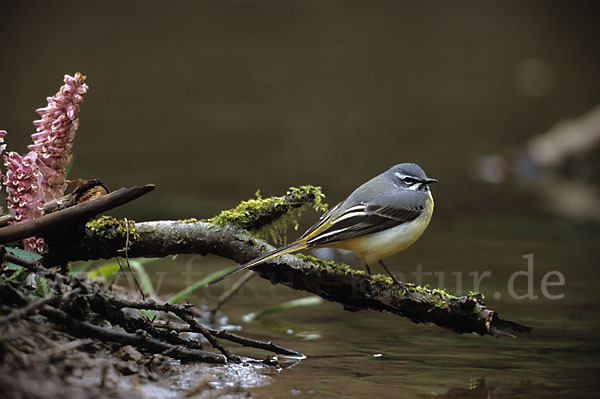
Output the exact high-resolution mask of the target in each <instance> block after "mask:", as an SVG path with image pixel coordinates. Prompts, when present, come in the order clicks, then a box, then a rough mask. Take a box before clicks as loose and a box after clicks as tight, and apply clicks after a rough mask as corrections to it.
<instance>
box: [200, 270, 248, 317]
mask: <svg viewBox="0 0 600 399" xmlns="http://www.w3.org/2000/svg"><path fill="white" fill-rule="evenodd" d="M254 276H256V273H255V272H253V271H252V270H249V271H247V272H246V273H244V275H243V276H242V277H241V278H240V279H238V280H237V281H236V282H235V283H234V284H233V285H232V286H231V288H230V289H228V290H227V291H225V292H224V293H223V294H222V295H221V296H220V297H219V299H218V300H217V304H216V305H215V307H214V308H212V310H211V313H212V314H213V315H214V314H215V313H216V312H217V311H218V310H219V309H221V306H223V304H224V303H225V302H227V301H228V300H229V298H231V297H232V296H233V295H235V293H236V292H238V291H239V290H240V288H242V287H243V286H244V285H246V283H247V282H248V281H250V280H251V279H252V278H253V277H254Z"/></svg>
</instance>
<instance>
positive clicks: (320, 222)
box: [298, 201, 344, 241]
mask: <svg viewBox="0 0 600 399" xmlns="http://www.w3.org/2000/svg"><path fill="white" fill-rule="evenodd" d="M343 203H344V201H342V202H340V203H339V204H337V205H336V206H334V207H333V208H331V209H330V210H328V211H327V212H325V213H324V214H323V215H321V217H320V218H319V220H318V221H317V223H315V224H313V225H312V226H311V227H310V228H309V229H308V230H306V231H305V232H304V234H302V236H301V237H300V238H299V239H298V241H300V240H302V239H303V238H305V237H309V236H311V235H312V234H313V233H314V232H315V231H317V230H318V229H319V228H322V227H326V226H327V221H328V220H329V218H330V217H331V216H332V215H333V214H334V213H335V212H336V211H337V210H338V209H340V207H341V206H342V204H343Z"/></svg>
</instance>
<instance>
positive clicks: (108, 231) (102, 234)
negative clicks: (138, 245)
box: [85, 216, 139, 241]
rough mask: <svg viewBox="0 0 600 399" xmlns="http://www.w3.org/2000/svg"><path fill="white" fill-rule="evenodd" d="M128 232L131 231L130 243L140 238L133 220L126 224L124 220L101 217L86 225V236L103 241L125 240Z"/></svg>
mask: <svg viewBox="0 0 600 399" xmlns="http://www.w3.org/2000/svg"><path fill="white" fill-rule="evenodd" d="M127 230H129V240H130V241H134V240H136V239H138V238H139V234H138V233H137V232H136V231H135V221H133V220H128V221H127V224H126V222H125V220H123V219H116V218H114V217H112V216H100V217H99V218H97V219H94V220H90V221H89V222H87V223H86V225H85V235H86V236H87V237H89V238H99V239H102V240H113V239H115V238H123V239H125V238H126V237H127Z"/></svg>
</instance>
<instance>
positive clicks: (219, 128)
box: [0, 1, 600, 398]
mask: <svg viewBox="0 0 600 399" xmlns="http://www.w3.org/2000/svg"><path fill="white" fill-rule="evenodd" d="M599 4H600V3H598V2H596V1H587V2H586V1H582V2H577V3H569V2H559V1H556V2H555V1H531V2H526V4H523V3H522V2H479V3H477V4H473V3H472V2H452V3H450V2H443V3H442V2H378V3H377V4H375V5H370V4H369V5H367V4H362V5H360V4H358V3H345V2H319V1H315V2H295V3H283V2H269V1H224V2H208V3H204V2H177V3H169V2H167V3H165V2H148V1H144V2H138V1H129V2H126V3H123V2H110V1H106V2H102V3H88V2H60V3H56V2H3V3H2V5H0V43H1V50H0V54H1V57H2V62H1V63H0V87H2V96H0V129H6V130H8V136H7V138H6V141H7V143H8V145H9V149H11V150H18V151H22V150H23V149H24V148H25V146H26V144H27V143H28V142H29V135H30V134H31V133H32V131H33V128H32V125H31V120H32V119H34V118H35V114H34V112H33V111H34V109H35V108H37V107H41V106H43V105H44V99H45V97H46V96H47V95H51V94H53V93H54V92H56V90H57V88H58V86H59V85H60V82H61V79H62V75H64V74H65V73H70V74H72V73H74V72H76V71H80V72H82V73H84V74H86V75H87V76H88V82H89V84H90V87H91V88H90V92H89V94H88V95H87V96H86V99H85V102H84V104H83V105H82V113H81V115H80V123H81V128H80V130H79V133H78V138H77V141H76V144H75V153H76V162H75V165H74V167H73V169H72V172H71V173H72V177H85V178H98V179H101V180H102V181H104V182H105V183H106V184H107V185H108V186H109V187H111V188H117V187H121V186H131V185H136V184H144V183H156V184H157V190H156V191H155V192H153V193H152V194H150V195H149V196H147V197H146V198H143V199H140V200H138V201H136V203H135V204H129V205H127V206H125V207H122V208H121V209H118V210H115V211H114V214H115V215H121V216H127V217H130V218H136V219H138V220H143V219H146V220H152V219H160V218H187V217H209V216H212V215H213V214H214V213H215V212H217V211H218V210H220V209H224V208H229V207H231V206H233V205H235V204H236V203H237V202H239V201H240V200H242V199H246V198H248V197H250V196H252V195H253V194H254V192H255V191H256V189H258V188H260V189H261V190H262V192H263V194H265V195H279V194H281V193H283V192H285V190H286V189H287V187H288V186H291V185H300V184H307V183H308V184H314V185H321V186H323V188H324V190H325V192H326V193H327V195H328V201H329V202H330V204H335V203H336V202H337V201H339V200H341V199H343V198H344V196H345V195H347V194H348V193H349V192H350V191H351V190H352V189H353V188H354V187H356V186H357V185H358V184H360V183H362V182H363V181H365V180H367V179H369V178H371V177H373V176H375V175H376V174H378V173H380V172H381V171H383V170H385V169H386V168H388V167H390V166H392V165H394V164H396V163H399V162H404V161H413V162H417V163H419V164H421V165H422V166H423V167H424V169H425V170H426V171H427V173H428V174H429V175H431V176H432V177H435V178H438V179H439V180H440V183H439V184H438V185H436V186H434V187H433V190H434V197H435V199H436V211H435V213H434V217H433V221H432V223H431V226H430V227H429V229H428V230H427V231H426V233H425V235H424V236H423V237H422V238H421V239H420V240H419V241H418V242H417V243H416V244H415V245H414V246H413V247H411V248H410V249H408V250H407V251H406V252H405V253H403V254H400V255H398V256H395V257H394V258H392V259H391V260H390V262H389V264H390V266H391V268H392V269H393V270H395V271H396V272H397V273H402V274H404V276H405V277H406V279H407V280H412V281H414V280H415V279H417V276H415V275H413V273H414V272H417V270H419V269H418V268H419V265H421V266H420V267H421V269H420V270H422V271H424V272H434V273H438V274H433V275H430V276H424V279H423V283H428V284H430V285H431V286H444V287H446V288H447V289H449V290H450V291H451V292H455V293H457V292H461V293H463V294H466V293H467V292H468V291H469V290H472V289H475V286H474V283H473V277H472V276H471V275H470V274H469V273H472V272H477V273H478V276H482V275H483V273H485V272H486V271H488V272H490V274H491V276H490V277H485V278H484V279H483V280H481V284H480V286H479V287H478V289H479V290H481V291H482V292H483V293H484V294H486V296H487V304H488V306H489V307H490V308H492V309H494V310H496V311H498V312H500V315H501V316H503V317H505V318H507V319H509V320H513V321H516V322H519V323H523V324H526V325H529V326H531V327H533V328H534V330H533V333H532V334H530V335H525V336H522V337H520V338H519V339H517V340H513V339H509V338H502V339H495V338H491V337H476V336H468V335H456V334H454V333H451V332H448V331H445V330H442V329H440V328H438V327H435V326H423V325H413V324H412V323H411V322H409V321H407V320H404V319H401V318H399V317H397V316H392V315H387V314H378V313H369V312H361V313H356V314H352V313H348V312H344V311H343V310H342V309H341V307H340V306H339V305H336V304H322V305H319V306H313V307H308V308H300V309H295V310H292V311H289V312H286V313H280V314H275V315H271V316H268V317H267V318H265V320H264V321H261V322H257V323H255V324H253V325H246V326H244V328H245V330H246V331H245V332H247V333H248V334H256V335H257V336H259V337H261V336H262V337H264V338H268V339H273V340H275V341H277V342H280V343H282V344H284V345H287V346H290V347H292V348H294V349H297V350H300V351H302V352H304V353H306V354H307V355H308V356H309V358H308V359H306V360H304V361H302V362H301V363H300V364H298V365H297V366H296V367H294V368H291V369H288V370H284V371H283V372H281V373H280V374H279V375H276V376H274V377H273V378H272V379H271V380H270V384H269V385H267V386H264V387H260V388H255V389H254V390H253V393H254V395H255V396H256V397H264V398H268V397H271V396H273V397H282V396H283V397H286V396H287V397H289V396H293V395H295V394H297V396H299V397H336V396H337V397H357V398H358V397H366V396H370V395H376V396H380V397H414V396H418V395H421V396H423V397H427V396H428V395H432V394H436V395H445V394H448V396H450V397H452V396H451V395H453V394H454V395H455V396H454V397H464V396H465V391H461V390H466V389H468V388H469V386H470V385H477V384H479V386H480V388H479V390H473V391H471V392H470V394H471V395H473V396H472V397H488V393H489V395H490V396H491V397H551V396H555V397H595V396H597V392H598V388H599V387H598V382H597V376H598V374H599V373H598V372H599V363H598V357H597V354H596V353H597V352H599V350H598V349H599V341H598V333H597V331H598V327H599V318H598V311H597V308H598V305H599V301H600V294H598V289H597V287H598V284H599V280H600V274H599V273H598V260H597V254H598V248H597V245H598V239H599V238H600V234H599V233H600V227H599V226H598V224H597V222H593V221H591V220H594V219H595V220H598V216H597V215H595V214H589V215H587V216H586V215H584V217H583V218H582V219H579V220H571V219H568V218H565V217H564V214H563V213H562V212H560V210H559V209H557V207H556V206H554V205H556V203H555V199H554V197H553V196H552V194H555V193H558V192H563V193H565V190H567V191H566V196H565V197H566V198H567V200H566V206H567V208H574V207H578V206H579V204H580V202H577V201H575V197H573V201H571V200H570V193H571V192H570V191H569V190H570V187H571V186H570V185H569V184H570V183H573V182H576V183H577V184H578V185H580V186H583V187H585V188H587V189H590V190H597V189H598V184H599V182H600V177H599V176H600V174H598V168H599V167H600V157H599V156H598V151H597V150H596V152H593V151H591V152H589V153H587V154H586V155H584V156H578V157H576V158H577V159H576V162H575V163H574V164H575V166H576V167H572V168H570V167H568V166H567V167H565V168H563V170H559V171H557V174H558V175H559V176H561V179H562V180H560V181H559V182H558V183H557V182H556V180H550V182H549V183H547V182H546V183H543V182H542V180H541V179H534V180H533V181H530V182H529V183H528V184H526V185H517V184H516V183H514V182H506V183H503V184H499V185H495V186H492V185H485V184H481V183H476V182H474V181H473V180H472V179H470V177H469V174H468V172H467V170H468V167H469V165H470V164H471V162H472V160H473V159H475V158H476V157H477V156H479V155H482V154H489V153H497V152H502V151H504V152H505V151H506V149H507V148H522V146H524V145H525V143H526V142H527V141H528V140H529V139H530V138H531V137H533V136H534V135H537V134H541V133H543V132H545V131H547V130H548V129H549V128H551V127H552V126H553V125H555V124H556V123H557V122H559V121H561V120H564V119H567V118H574V117H577V116H579V115H582V114H584V113H585V112H587V111H588V110H590V109H591V108H593V107H594V106H596V105H598V103H600V95H599V94H598V93H600V77H599V76H600V75H598V70H600V53H599V52H598V48H600V28H599V25H598V23H597V16H598V15H599V11H600V9H599ZM582 170H583V171H585V173H578V172H577V171H582ZM574 171H575V172H574ZM567 183H569V184H567ZM596 192H597V191H596ZM549 194H550V195H549ZM551 210H552V211H551ZM316 217H317V215H314V214H310V213H307V214H306V215H305V218H304V219H303V225H304V226H307V225H309V224H310V223H311V222H313V221H314V220H315V218H316ZM294 234H295V233H294V232H291V233H290V236H292V235H294ZM527 254H533V260H534V270H533V276H532V277H533V278H532V284H533V295H537V296H538V298H537V299H520V300H519V299H515V298H513V297H512V296H511V295H510V292H509V284H508V282H509V279H510V277H511V275H512V274H513V273H515V272H516V271H519V270H520V271H526V270H527V259H524V258H523V256H524V255H527ZM189 259H190V258H188V257H181V258H178V259H177V260H175V261H165V262H162V263H158V264H156V265H151V266H150V270H151V273H155V272H167V275H166V277H165V280H164V283H163V285H162V287H161V291H162V292H168V291H174V290H178V289H180V288H181V287H183V286H184V285H185V284H186V281H185V275H182V272H185V270H186V263H187V262H189ZM226 264H227V265H228V264H229V263H225V262H223V261H222V260H218V259H214V258H208V259H207V260H205V261H202V262H201V261H196V260H194V261H193V262H192V267H193V271H194V272H197V275H195V276H194V277H193V278H194V280H195V279H197V278H201V277H202V276H204V275H206V273H208V272H209V271H210V270H214V269H216V268H219V267H220V266H223V265H226ZM549 272H560V273H562V276H563V277H564V285H554V286H548V287H547V288H548V293H549V294H550V295H555V296H556V295H564V297H562V298H560V299H555V300H552V299H547V298H546V296H545V295H544V294H543V292H542V289H541V284H542V281H543V279H544V276H546V274H547V273H549ZM153 275H154V276H155V277H156V278H157V279H158V278H159V276H158V275H155V274H153ZM440 276H442V277H443V281H441V280H440ZM457 276H460V278H458V280H457ZM457 281H459V282H460V285H459V284H457ZM547 281H548V282H551V283H552V282H559V280H558V277H557V275H556V274H553V275H551V276H549V277H548V280H547ZM227 284H230V282H225V283H224V284H223V285H224V286H226V285H227ZM222 289H223V288H222V287H216V288H213V291H214V292H213V291H205V292H203V293H202V295H199V296H198V297H197V298H194V300H195V301H196V302H197V303H204V302H209V303H210V302H211V301H213V300H214V298H215V296H216V295H217V294H218V292H219V291H220V290H222ZM527 290H528V282H527V280H526V278H525V277H524V276H519V277H518V278H517V279H515V284H514V292H515V293H516V294H517V295H521V296H522V295H524V294H525V293H526V292H527ZM301 296H303V294H302V293H298V292H291V291H290V290H288V289H285V288H283V287H272V286H270V285H269V284H268V283H265V282H262V281H258V280H257V281H254V282H253V283H252V285H251V286H250V287H248V288H246V289H245V290H244V291H242V292H241V293H240V295H238V296H237V297H236V298H234V299H233V300H232V301H231V302H230V303H229V304H228V305H227V306H226V308H225V311H226V312H227V313H228V314H229V315H230V316H231V317H232V321H233V322H236V323H239V322H240V320H241V316H242V315H244V314H245V313H247V312H251V311H255V310H258V309H262V308H264V307H267V306H269V305H270V304H274V303H279V302H284V301H286V300H290V299H293V298H298V297H301ZM286 330H291V331H293V333H291V334H288V333H286ZM374 354H381V356H379V357H374V356H373V355H374ZM477 381H479V382H477ZM481 381H484V384H485V387H484V385H483V383H482V382H481Z"/></svg>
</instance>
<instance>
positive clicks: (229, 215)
mask: <svg viewBox="0 0 600 399" xmlns="http://www.w3.org/2000/svg"><path fill="white" fill-rule="evenodd" d="M307 197H308V198H307ZM323 198H325V195H324V194H323V193H322V191H321V188H320V187H314V186H301V187H290V189H289V191H288V192H287V194H286V195H285V196H282V197H269V198H262V196H261V195H260V191H257V192H256V198H254V199H250V200H247V201H243V202H241V203H240V204H239V205H238V206H236V207H235V208H233V209H229V210H225V211H222V212H221V213H219V214H218V215H217V216H215V217H213V218H211V219H208V221H209V222H212V223H213V224H214V225H220V226H225V225H228V224H229V225H233V226H236V227H238V228H242V229H244V230H248V231H250V232H252V233H254V234H255V235H257V236H258V237H259V238H263V239H270V240H272V241H274V242H275V243H276V244H282V243H283V242H284V241H285V236H286V232H287V228H288V226H289V225H293V226H294V228H296V229H297V228H298V220H299V219H300V215H301V214H302V212H303V211H304V209H306V208H307V207H308V206H311V205H312V207H313V208H314V209H315V210H316V211H325V210H327V205H326V204H324V203H323ZM294 199H297V201H295V200H294Z"/></svg>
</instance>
